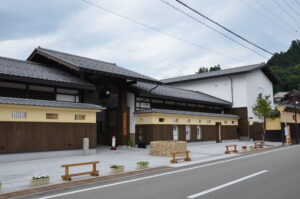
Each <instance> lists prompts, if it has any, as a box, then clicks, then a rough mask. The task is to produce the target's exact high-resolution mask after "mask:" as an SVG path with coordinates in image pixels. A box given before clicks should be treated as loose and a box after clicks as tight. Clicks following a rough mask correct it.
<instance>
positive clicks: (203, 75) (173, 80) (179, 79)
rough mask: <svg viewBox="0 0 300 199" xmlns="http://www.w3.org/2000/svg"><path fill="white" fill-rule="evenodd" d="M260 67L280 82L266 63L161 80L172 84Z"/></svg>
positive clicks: (243, 71)
mask: <svg viewBox="0 0 300 199" xmlns="http://www.w3.org/2000/svg"><path fill="white" fill-rule="evenodd" d="M259 69H262V70H263V72H264V73H265V74H266V75H267V76H268V77H269V78H270V80H271V81H272V82H273V83H278V82H280V80H279V79H278V77H277V76H276V75H275V74H274V72H273V71H272V70H271V69H270V68H269V67H268V66H267V65H266V64H265V63H260V64H253V65H248V66H241V67H236V68H228V69H224V70H218V71H211V72H205V73H198V74H193V75H186V76H180V77H174V78H168V79H163V80H160V81H162V82H163V83H164V84H172V83H179V82H186V81H192V80H201V79H211V78H216V77H222V76H227V75H238V74H243V73H248V72H251V71H254V70H259Z"/></svg>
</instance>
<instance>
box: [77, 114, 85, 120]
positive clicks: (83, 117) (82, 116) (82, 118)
mask: <svg viewBox="0 0 300 199" xmlns="http://www.w3.org/2000/svg"><path fill="white" fill-rule="evenodd" d="M75 120H85V115H78V114H76V115H75Z"/></svg>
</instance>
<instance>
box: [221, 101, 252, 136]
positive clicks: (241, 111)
mask: <svg viewBox="0 0 300 199" xmlns="http://www.w3.org/2000/svg"><path fill="white" fill-rule="evenodd" d="M225 113H227V114H235V115H238V116H240V119H239V126H238V129H237V131H238V135H239V136H248V131H249V128H248V124H249V123H248V111H247V108H246V107H244V108H232V109H227V110H225Z"/></svg>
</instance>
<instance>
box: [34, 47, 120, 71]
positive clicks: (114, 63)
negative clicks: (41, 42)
mask: <svg viewBox="0 0 300 199" xmlns="http://www.w3.org/2000/svg"><path fill="white" fill-rule="evenodd" d="M36 49H37V50H38V49H41V50H47V51H51V52H56V53H61V54H65V55H71V56H75V57H79V58H83V59H90V60H94V61H98V62H103V63H106V64H111V65H114V66H118V65H117V64H116V63H111V62H107V61H102V60H98V59H94V58H90V57H83V56H80V55H75V54H71V53H66V52H62V51H58V50H52V49H48V48H42V47H40V46H38V47H37V48H36ZM118 67H120V66H118Z"/></svg>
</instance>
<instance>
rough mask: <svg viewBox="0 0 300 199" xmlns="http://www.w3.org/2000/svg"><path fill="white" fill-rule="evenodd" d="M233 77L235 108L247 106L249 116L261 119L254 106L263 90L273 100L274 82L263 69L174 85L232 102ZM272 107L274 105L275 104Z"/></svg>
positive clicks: (256, 119)
mask: <svg viewBox="0 0 300 199" xmlns="http://www.w3.org/2000/svg"><path fill="white" fill-rule="evenodd" d="M231 79H232V85H233V87H232V88H233V108H242V107H247V109H248V117H253V118H254V120H255V121H259V119H258V118H256V117H255V116H254V114H253V111H252V106H253V104H254V103H255V102H256V98H257V96H258V94H259V93H260V92H261V93H263V95H270V96H271V98H270V100H271V101H272V102H273V84H272V82H271V81H270V80H269V78H268V77H267V76H266V75H265V74H264V73H263V72H262V71H261V70H256V71H253V72H249V73H245V74H241V75H233V76H226V77H219V78H213V79H204V80H195V81H189V82H181V83H175V84H172V86H174V87H178V88H183V89H189V90H195V91H200V92H203V93H206V94H208V95H212V96H215V97H218V98H220V99H223V100H226V101H229V102H232V96H231V94H232V92H231ZM272 107H274V105H273V104H272Z"/></svg>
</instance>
